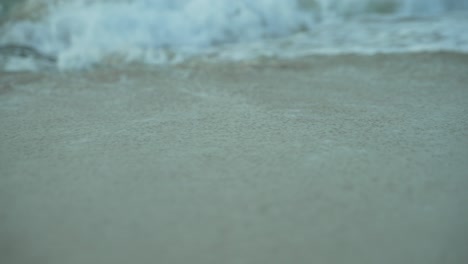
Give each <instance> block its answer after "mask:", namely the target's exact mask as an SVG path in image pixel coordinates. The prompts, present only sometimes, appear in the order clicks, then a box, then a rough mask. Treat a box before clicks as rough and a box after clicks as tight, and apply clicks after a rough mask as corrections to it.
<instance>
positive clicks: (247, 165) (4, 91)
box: [0, 52, 468, 264]
mask: <svg viewBox="0 0 468 264" xmlns="http://www.w3.org/2000/svg"><path fill="white" fill-rule="evenodd" d="M467 69H468V57H467V55H461V54H459V53H433V52H432V53H420V54H399V55H398V54H393V55H375V56H357V55H334V56H312V57H303V58H300V59H290V60H280V59H262V60H258V61H249V62H237V63H232V62H229V63H216V64H207V63H185V64H181V65H177V66H172V67H154V66H146V65H130V66H129V65H126V66H125V67H122V68H113V67H96V68H94V69H93V70H92V71H66V72H32V73H31V72H14V73H12V72H10V73H7V72H0V123H1V129H0V175H1V177H0V208H1V209H2V210H1V215H0V216H1V218H0V234H1V235H0V262H1V263H25V264H29V263H35V264H36V263H44V264H45V263H47V264H63V263H77V264H81V263H90V264H95V263H96V264H98V263H99V264H106V263H112V264H115V263H118V264H120V263H122V264H124V263H135V262H137V263H181V264H182V263H194V264H198V263H200V264H201V263H203V264H207V263H213V264H215V263H216V264H218V263H232V264H235V263H252V264H254V263H278V264H279V263H281V264H282V263H287V262H291V261H292V262H294V263H349V264H374V263H383V264H387V263H388V264H394V263H412V264H440V263H447V264H465V263H466V260H467V259H468V255H467V251H466V245H468V241H467V236H466V234H467V232H468V226H467V223H466V221H465V220H466V219H467V217H468V211H467V208H466V204H467V203H468V194H467V192H466V190H467V189H468V178H467V177H466V172H467V171H468V164H467V162H466V160H467V157H468V140H467V138H468V137H467V132H466V131H468V118H467V113H468V109H467V104H466V102H467V101H468V90H467V89H466V87H467V86H466V83H467V82H468V75H467V74H466V72H467Z"/></svg>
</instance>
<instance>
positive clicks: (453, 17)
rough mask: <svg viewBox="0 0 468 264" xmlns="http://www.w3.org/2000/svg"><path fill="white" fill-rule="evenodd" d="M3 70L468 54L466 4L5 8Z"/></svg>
mask: <svg viewBox="0 0 468 264" xmlns="http://www.w3.org/2000/svg"><path fill="white" fill-rule="evenodd" d="M0 5H1V6H0V11H1V18H0V23H1V24H0V67H1V69H3V70H10V71H16V70H41V69H59V70H71V69H84V68H89V67H94V66H96V65H114V66H116V65H119V66H120V65H126V64H128V63H144V64H158V65H168V64H174V63H184V62H186V61H191V60H207V61H219V60H222V61H226V60H228V61H239V60H241V61H242V60H255V59H258V58H265V57H268V58H294V57H299V56H307V55H311V54H342V53H357V54H375V53H394V52H398V53H402V52H436V51H451V52H462V53H466V52H468V30H467V29H468V0H299V1H296V0H256V1H252V0H237V1H231V0H101V1H91V0H53V1H52V0H23V1H12V0H3V1H2V2H1V4H0Z"/></svg>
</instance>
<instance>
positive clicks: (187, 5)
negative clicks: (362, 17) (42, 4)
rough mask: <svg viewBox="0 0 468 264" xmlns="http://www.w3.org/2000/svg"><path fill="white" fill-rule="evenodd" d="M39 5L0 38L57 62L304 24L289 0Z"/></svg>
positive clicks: (274, 32) (131, 54) (183, 47)
mask: <svg viewBox="0 0 468 264" xmlns="http://www.w3.org/2000/svg"><path fill="white" fill-rule="evenodd" d="M47 7H48V12H47V13H46V16H44V17H42V18H41V19H39V21H35V22H31V21H23V22H16V23H15V24H13V25H9V26H8V27H7V29H6V30H5V33H4V36H3V38H2V42H4V43H6V42H8V43H12V42H13V43H21V44H23V45H31V46H34V47H35V48H37V49H38V50H40V51H41V52H43V53H45V54H53V55H54V56H56V57H57V62H58V64H59V66H60V67H65V68H68V67H72V68H73V67H82V66H86V65H89V64H92V63H94V62H98V61H100V60H101V59H103V58H105V57H106V56H109V55H112V54H121V55H124V56H125V57H127V59H134V58H141V57H154V54H153V53H154V52H153V51H154V50H159V51H158V52H156V53H158V54H159V53H161V52H160V50H164V49H173V50H177V51H180V52H184V53H196V52H197V51H199V50H202V49H205V48H207V47H211V46H213V45H216V44H219V43H228V42H238V41H249V40H253V39H259V38H264V37H274V36H282V35H285V34H288V33H290V32H293V31H296V30H299V29H301V28H305V27H307V26H309V25H310V23H311V21H310V18H309V17H308V16H307V14H306V13H305V12H302V11H300V10H299V8H298V6H297V3H296V2H295V1H276V0H258V1H249V0H237V1H231V0H222V1H221V0H219V1H209V0H178V1H174V0H168V1H163V0H138V1H117V2H116V1H113V2H109V1H107V2H106V1H105V2H91V1H67V2H61V3H58V4H54V5H48V6H47ZM158 56H160V55H158Z"/></svg>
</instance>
